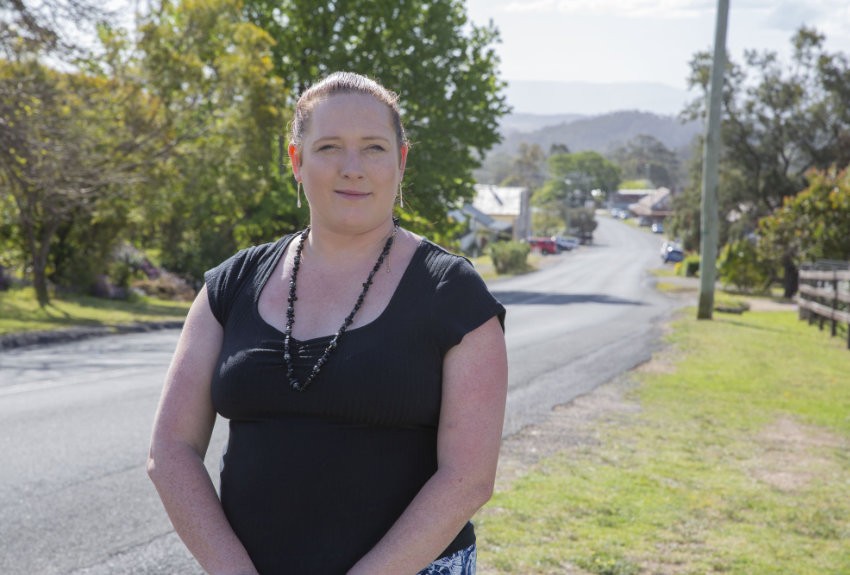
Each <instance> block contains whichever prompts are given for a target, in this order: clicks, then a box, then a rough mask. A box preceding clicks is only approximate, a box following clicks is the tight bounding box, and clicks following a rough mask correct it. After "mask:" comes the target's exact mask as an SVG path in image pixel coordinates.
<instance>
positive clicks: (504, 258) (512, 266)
mask: <svg viewBox="0 0 850 575" xmlns="http://www.w3.org/2000/svg"><path fill="white" fill-rule="evenodd" d="M530 251H531V248H530V247H529V246H528V244H526V243H523V242H495V243H492V244H490V247H489V249H488V254H489V255H490V259H491V260H493V267H495V268H496V273H498V274H516V273H522V272H524V271H526V270H527V269H528V253H529V252H530Z"/></svg>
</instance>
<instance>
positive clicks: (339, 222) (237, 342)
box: [148, 73, 507, 575]
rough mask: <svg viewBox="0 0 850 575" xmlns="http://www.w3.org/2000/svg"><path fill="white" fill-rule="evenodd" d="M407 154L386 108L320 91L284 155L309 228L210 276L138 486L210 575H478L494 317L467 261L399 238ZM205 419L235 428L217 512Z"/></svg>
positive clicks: (383, 97)
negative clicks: (152, 490) (152, 493)
mask: <svg viewBox="0 0 850 575" xmlns="http://www.w3.org/2000/svg"><path fill="white" fill-rule="evenodd" d="M407 154H408V144H407V141H406V139H405V135H404V130H403V128H402V124H401V121H400V118H399V111H398V106H397V103H396V97H395V94H393V93H392V92H389V91H388V90H386V89H385V88H383V87H382V86H380V85H379V84H377V83H376V82H373V81H372V80H369V79H367V78H365V77H363V76H359V75H356V74H351V73H337V74H334V75H332V76H330V77H328V78H326V79H325V80H323V81H322V82H320V83H318V84H316V85H315V86H313V87H312V88H310V89H309V90H307V91H306V92H305V93H304V94H303V95H302V96H301V98H300V99H299V101H298V104H297V106H296V111H295V117H294V120H293V125H292V132H291V140H290V145H289V156H290V160H291V162H292V169H293V173H294V176H295V179H296V181H297V182H298V200H299V203H300V198H301V188H302V186H303V190H304V194H305V195H306V198H307V201H308V203H309V208H310V225H309V227H308V228H306V229H305V230H304V231H303V232H300V233H298V234H293V235H291V236H286V237H284V238H281V239H280V240H278V241H277V242H275V243H271V244H266V245H263V246H255V247H253V248H249V249H247V250H243V251H241V252H239V253H238V254H236V255H235V256H233V257H232V258H230V259H229V260H227V261H226V262H224V263H222V264H221V265H219V266H218V267H217V268H215V269H213V270H210V271H209V272H207V274H206V277H205V279H206V282H205V286H204V288H203V289H202V290H201V292H200V293H199V294H198V297H197V299H196V300H195V302H194V303H193V305H192V307H191V309H190V311H189V314H188V317H187V320H186V324H185V327H184V329H183V334H182V335H181V338H180V341H179V343H178V346H177V350H176V352H175V356H174V359H173V361H172V365H171V367H170V369H169V372H168V375H167V379H166V383H165V387H164V390H163V394H162V398H161V401H160V405H159V409H158V411H157V415H156V421H155V424H154V432H153V438H152V441H151V450H150V456H149V460H148V470H149V474H150V476H151V478H152V480H153V482H154V484H155V485H156V487H157V490H158V491H159V494H160V497H161V498H162V501H163V503H164V505H165V508H166V510H167V512H168V515H169V517H170V518H171V521H172V523H173V524H174V527H175V529H176V530H177V532H178V534H179V535H180V537H181V538H182V539H183V541H184V542H185V544H186V545H187V547H188V548H189V550H190V551H191V552H192V553H193V554H194V556H195V557H196V558H197V560H198V561H199V562H200V564H201V565H202V566H203V567H204V569H205V570H206V571H207V572H209V573H215V574H218V573H222V574H229V575H237V574H239V575H242V574H249V573H263V574H285V573H293V574H297V575H309V574H328V575H338V574H342V573H348V574H350V575H358V574H368V575H379V574H387V575H401V574H411V575H413V574H416V573H450V574H453V573H474V569H475V536H474V531H473V527H472V525H471V523H469V519H470V518H471V517H472V515H473V514H474V513H475V511H476V510H477V509H478V508H480V507H481V505H483V504H484V503H485V502H486V501H487V500H488V498H489V497H490V495H491V493H492V489H493V482H494V478H495V473H496V461H497V457H498V452H499V444H500V437H501V431H502V420H503V416H504V407H505V396H506V389H507V362H506V353H505V344H504V334H503V321H504V308H503V307H502V306H501V304H499V303H498V302H497V301H496V300H495V299H494V298H493V297H492V296H491V295H490V294H489V292H488V291H487V289H486V287H485V286H484V283H483V282H482V281H481V279H480V278H479V277H478V275H477V274H476V273H475V271H474V270H473V269H472V266H471V265H470V264H469V262H468V261H466V260H465V259H463V258H460V257H458V256H454V255H452V254H450V253H448V252H446V251H444V250H442V249H441V248H439V247H438V246H436V245H435V244H433V243H431V242H429V241H428V240H426V239H424V238H421V237H418V236H416V235H414V234H413V233H411V232H409V231H407V230H404V229H402V228H400V227H399V226H398V224H397V221H395V220H394V219H393V207H394V204H395V201H396V197H397V196H400V193H401V192H400V185H401V181H402V176H403V174H404V168H405V163H406V160H407ZM399 200H400V197H399ZM364 280H365V281H364ZM216 412H218V413H220V414H221V415H222V416H224V417H226V418H228V419H229V420H230V436H229V440H228V447H227V451H226V453H225V456H224V458H223V467H222V471H221V499H220V500H219V497H218V496H217V494H216V492H215V489H214V487H213V484H212V482H211V480H210V478H209V476H208V474H207V473H206V470H205V468H204V466H203V458H204V454H205V452H206V449H207V446H208V443H209V438H210V434H211V432H212V428H213V423H214V419H215V415H216Z"/></svg>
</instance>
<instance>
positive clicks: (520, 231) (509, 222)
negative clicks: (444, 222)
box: [449, 184, 531, 256]
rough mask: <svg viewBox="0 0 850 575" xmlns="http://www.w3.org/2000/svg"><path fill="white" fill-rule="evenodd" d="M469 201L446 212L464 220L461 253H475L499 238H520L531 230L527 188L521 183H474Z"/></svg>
mask: <svg viewBox="0 0 850 575" xmlns="http://www.w3.org/2000/svg"><path fill="white" fill-rule="evenodd" d="M474 188H475V197H474V198H473V200H472V203H468V204H465V205H464V206H463V207H462V208H461V209H459V210H454V211H452V212H451V213H450V214H449V215H450V216H452V217H453V218H454V219H455V220H458V221H466V222H467V224H468V226H467V233H466V234H465V235H464V236H463V237H462V238H460V244H461V245H460V247H461V250H463V252H464V253H466V254H470V255H473V256H474V255H478V254H480V253H482V252H483V250H484V248H485V246H486V245H487V244H488V243H490V242H494V241H498V240H510V239H514V240H519V239H525V238H527V237H528V235H529V233H530V230H531V211H530V208H529V190H528V188H524V187H505V186H494V185H487V184H476V185H475V187H474Z"/></svg>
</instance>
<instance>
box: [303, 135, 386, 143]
mask: <svg viewBox="0 0 850 575" xmlns="http://www.w3.org/2000/svg"><path fill="white" fill-rule="evenodd" d="M341 139H343V138H342V136H322V137H320V138H316V139H315V140H314V143H319V142H324V141H328V140H330V141H336V140H341ZM360 139H361V140H366V141H381V142H387V143H389V142H390V139H389V138H385V137H384V136H364V137H362V138H360Z"/></svg>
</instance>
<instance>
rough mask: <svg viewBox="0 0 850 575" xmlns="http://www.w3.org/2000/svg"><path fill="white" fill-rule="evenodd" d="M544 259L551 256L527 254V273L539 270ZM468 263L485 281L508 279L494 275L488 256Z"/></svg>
mask: <svg viewBox="0 0 850 575" xmlns="http://www.w3.org/2000/svg"><path fill="white" fill-rule="evenodd" d="M544 257H551V256H543V255H541V254H539V253H536V252H532V253H530V254H528V260H527V261H528V271H536V270H538V269H540V266H541V264H542V260H543V258H544ZM470 261H471V262H472V265H473V266H475V270H476V271H477V272H478V275H480V276H481V277H482V278H483V279H484V280H485V281H486V280H492V279H496V278H500V277H509V275H499V274H497V273H496V268H494V267H493V260H491V259H490V256H487V255H484V256H478V257H477V258H471V259H470Z"/></svg>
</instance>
